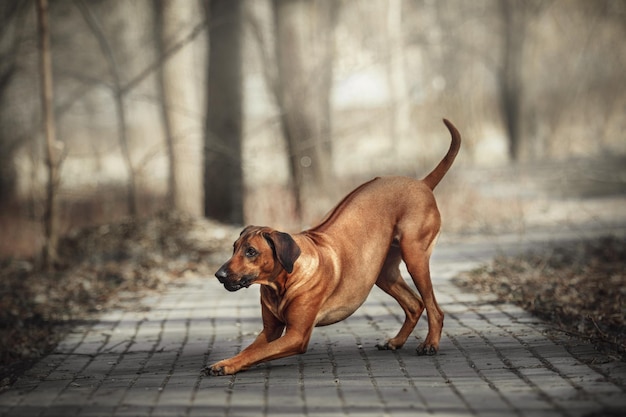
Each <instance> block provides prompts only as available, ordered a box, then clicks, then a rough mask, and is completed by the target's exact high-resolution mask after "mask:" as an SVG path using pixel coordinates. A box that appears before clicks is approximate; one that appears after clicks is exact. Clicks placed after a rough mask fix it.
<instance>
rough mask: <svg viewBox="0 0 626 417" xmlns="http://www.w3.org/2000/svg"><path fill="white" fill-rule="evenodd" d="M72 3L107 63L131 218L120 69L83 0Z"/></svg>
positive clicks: (133, 198) (131, 173)
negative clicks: (125, 174)
mask: <svg viewBox="0 0 626 417" xmlns="http://www.w3.org/2000/svg"><path fill="white" fill-rule="evenodd" d="M74 3H75V4H76V6H77V7H78V9H79V10H80V12H81V14H82V16H83V18H84V19H85V22H86V23H87V26H89V29H90V30H91V32H92V33H93V35H94V36H95V38H96V40H97V41H98V45H99V46H100V50H101V52H102V54H103V56H104V59H105V61H106V63H107V66H108V70H109V73H110V75H111V79H112V81H113V82H112V85H111V87H110V88H111V93H112V95H113V101H114V103H115V117H116V120H117V137H118V141H119V144H120V149H121V152H122V160H123V161H124V166H125V167H126V173H127V175H128V182H127V184H126V188H127V190H128V191H127V197H126V198H127V200H126V204H127V206H128V213H129V214H130V215H131V216H136V215H137V190H136V188H137V186H136V178H135V168H134V167H133V161H132V157H131V155H130V147H129V144H128V132H127V123H126V109H125V107H124V95H125V92H126V91H127V90H126V89H125V88H124V86H123V85H122V80H121V76H120V69H119V66H118V65H117V61H116V60H115V55H114V54H113V49H112V48H111V45H110V44H109V42H108V40H107V38H106V36H105V34H104V31H103V30H102V28H101V27H100V24H99V23H98V20H97V18H96V16H94V14H93V13H92V12H91V9H90V8H89V6H88V4H87V3H86V2H85V1H84V0H74Z"/></svg>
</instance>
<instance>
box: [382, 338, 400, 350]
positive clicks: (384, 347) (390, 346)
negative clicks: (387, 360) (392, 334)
mask: <svg viewBox="0 0 626 417" xmlns="http://www.w3.org/2000/svg"><path fill="white" fill-rule="evenodd" d="M376 348H377V349H378V350H398V349H400V348H402V345H400V346H396V345H394V344H393V343H391V342H390V341H389V340H387V341H386V342H385V343H384V344H380V343H376Z"/></svg>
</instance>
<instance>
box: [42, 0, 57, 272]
mask: <svg viewBox="0 0 626 417" xmlns="http://www.w3.org/2000/svg"><path fill="white" fill-rule="evenodd" d="M37 23H38V33H39V56H40V74H41V75H40V78H41V102H42V107H43V115H44V117H43V128H44V136H45V140H46V167H47V172H48V182H47V185H46V209H45V213H44V229H45V245H44V249H43V262H44V266H45V267H46V268H47V269H51V268H52V267H53V266H54V263H55V262H56V261H57V258H58V253H57V243H58V239H59V235H58V233H59V231H58V214H57V210H58V193H57V191H58V190H57V189H58V185H59V165H60V162H59V161H60V159H59V157H58V156H59V155H58V150H57V146H56V144H57V141H56V129H55V123H54V104H53V86H52V60H51V52H50V33H49V27H48V1H47V0H37Z"/></svg>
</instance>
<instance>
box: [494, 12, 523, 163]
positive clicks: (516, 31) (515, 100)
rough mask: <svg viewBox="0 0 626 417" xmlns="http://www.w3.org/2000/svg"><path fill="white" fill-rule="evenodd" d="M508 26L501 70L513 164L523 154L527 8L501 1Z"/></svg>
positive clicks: (502, 105) (505, 22)
mask: <svg viewBox="0 0 626 417" xmlns="http://www.w3.org/2000/svg"><path fill="white" fill-rule="evenodd" d="M500 12H501V13H502V24H503V27H504V38H503V42H504V43H503V46H502V47H503V50H502V54H503V56H502V66H501V69H500V75H499V79H500V107H501V109H502V113H503V116H504V125H505V128H506V133H507V136H508V141H509V143H508V144H509V147H508V148H509V157H510V158H511V160H513V161H517V160H519V158H520V153H521V147H522V146H521V145H522V144H521V119H522V114H521V110H522V99H523V98H522V91H523V88H522V87H523V86H522V66H523V65H522V64H523V53H524V38H525V35H526V21H525V20H526V16H525V12H524V7H523V5H520V4H518V2H517V1H516V0H502V1H501V2H500Z"/></svg>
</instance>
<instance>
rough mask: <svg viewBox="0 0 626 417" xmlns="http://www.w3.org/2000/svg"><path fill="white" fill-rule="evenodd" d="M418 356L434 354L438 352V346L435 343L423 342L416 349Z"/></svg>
mask: <svg viewBox="0 0 626 417" xmlns="http://www.w3.org/2000/svg"><path fill="white" fill-rule="evenodd" d="M415 351H416V352H417V356H433V355H435V354H437V348H436V347H435V346H433V345H425V344H421V345H419V346H418V347H417V349H415Z"/></svg>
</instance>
